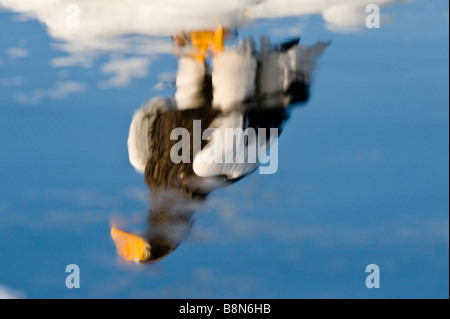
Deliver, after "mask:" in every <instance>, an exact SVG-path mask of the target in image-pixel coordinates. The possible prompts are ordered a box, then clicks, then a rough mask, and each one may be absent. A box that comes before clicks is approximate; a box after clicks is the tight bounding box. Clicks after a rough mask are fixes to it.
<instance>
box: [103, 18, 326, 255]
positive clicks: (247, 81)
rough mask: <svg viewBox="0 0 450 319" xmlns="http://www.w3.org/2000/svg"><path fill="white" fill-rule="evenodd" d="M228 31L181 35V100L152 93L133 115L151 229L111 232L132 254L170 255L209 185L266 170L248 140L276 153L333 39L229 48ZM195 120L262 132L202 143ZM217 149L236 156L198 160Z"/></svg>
mask: <svg viewBox="0 0 450 319" xmlns="http://www.w3.org/2000/svg"><path fill="white" fill-rule="evenodd" d="M231 36H232V32H230V30H228V29H223V28H222V27H218V28H217V29H216V30H204V31H195V32H190V33H183V34H178V35H175V36H174V37H173V40H174V46H175V53H176V54H177V55H178V56H179V62H178V71H177V78H176V93H175V96H174V97H172V98H161V97H158V98H153V99H151V100H149V101H148V102H146V103H145V104H144V105H143V106H142V107H141V108H140V109H139V110H138V111H137V112H136V113H135V114H134V116H133V120H132V122H131V125H130V131H129V137H128V152H129V158H130V162H131V164H132V165H133V166H134V168H135V169H136V170H137V171H138V172H141V173H143V174H144V178H145V182H146V184H147V185H148V188H149V190H150V199H151V208H150V212H149V215H148V229H147V231H146V232H145V233H143V234H139V235H137V234H131V233H127V232H125V231H123V230H120V229H117V228H116V227H115V226H113V227H112V229H111V237H112V239H113V240H114V242H115V244H116V248H117V252H118V254H119V255H120V256H122V257H123V258H124V259H126V260H129V261H131V260H133V261H135V262H138V263H153V262H156V261H159V260H161V259H162V258H164V257H165V256H167V255H168V254H170V253H171V252H172V251H174V249H176V247H177V246H178V245H179V244H180V243H181V242H182V241H183V240H184V239H185V238H186V237H187V236H188V233H189V230H190V228H191V226H192V224H193V215H194V213H195V211H196V209H197V208H198V207H199V205H201V204H202V202H203V201H205V199H206V198H207V196H208V195H209V194H210V193H211V192H212V191H213V190H215V189H218V188H220V187H224V186H227V185H229V184H232V183H234V182H236V181H238V180H240V179H241V178H243V177H244V176H246V175H248V174H250V173H252V172H253V171H255V170H256V169H257V168H258V167H259V166H260V164H261V161H259V160H257V161H250V160H249V148H250V145H251V143H253V144H255V143H256V144H257V145H258V146H261V145H263V146H265V147H266V148H267V149H269V152H270V147H271V146H272V145H274V143H276V139H277V138H278V135H279V134H280V133H281V130H282V127H283V124H284V123H285V121H286V120H287V119H288V117H289V108H290V106H293V105H298V104H299V103H304V102H306V101H307V100H308V98H309V87H310V80H311V73H312V71H313V69H314V61H315V59H316V58H317V57H318V56H319V55H320V54H321V53H322V51H323V50H324V49H325V48H326V47H327V45H328V43H323V42H318V43H316V44H315V45H312V46H304V45H300V44H299V39H298V38H296V39H292V40H289V41H286V42H284V43H281V44H278V45H272V44H271V43H270V41H269V39H268V38H267V37H262V38H261V39H260V43H259V49H256V44H255V42H254V40H253V39H251V38H250V39H247V40H244V41H241V42H239V44H238V45H236V46H233V47H225V46H224V41H225V40H227V38H229V37H231ZM196 121H197V123H201V133H204V132H205V130H206V129H208V128H215V130H216V132H224V131H225V130H226V129H227V128H232V129H236V128H239V129H242V130H246V129H250V128H253V129H255V132H256V130H257V137H258V138H257V139H256V142H254V141H253V142H252V141H249V140H248V139H247V140H245V142H244V146H243V148H239V150H238V149H237V148H233V147H231V148H230V147H228V146H226V145H225V146H224V144H223V143H222V141H221V140H220V136H221V135H213V136H212V137H211V136H210V137H211V138H209V139H201V141H200V145H199V146H200V147H199V148H198V149H196V148H195V147H194V146H195V141H194V138H195V136H194V135H195V134H194V131H195V127H194V126H195V123H196ZM198 121H201V122H198ZM178 128H183V129H185V130H184V131H185V132H189V134H188V136H185V138H183V139H181V140H180V139H179V138H178V139H177V138H174V136H173V134H172V131H173V130H175V129H178ZM271 129H272V130H271ZM273 129H276V130H273ZM274 132H276V133H275V134H274ZM171 135H172V136H171ZM217 136H219V138H218V137H217ZM236 143H237V142H236ZM180 144H181V145H180ZM231 144H232V146H236V145H235V144H234V143H231ZM174 147H177V148H176V149H177V150H183V151H188V152H187V154H188V155H186V154H183V159H184V160H182V161H179V160H175V161H174V155H175V157H176V158H179V154H178V152H175V154H174V151H173V150H174ZM215 147H218V148H215ZM212 149H214V150H217V149H218V150H220V151H223V152H220V156H221V158H220V159H223V158H224V157H227V156H228V155H229V154H230V152H233V154H232V155H231V158H232V161H224V160H217V156H219V155H217V154H215V155H213V157H214V156H215V158H213V159H214V160H212V161H205V160H202V159H204V158H205V156H204V155H205V154H210V153H211V150H212ZM185 153H186V152H185ZM177 156H178V157H177ZM206 157H207V156H206ZM239 159H240V160H239Z"/></svg>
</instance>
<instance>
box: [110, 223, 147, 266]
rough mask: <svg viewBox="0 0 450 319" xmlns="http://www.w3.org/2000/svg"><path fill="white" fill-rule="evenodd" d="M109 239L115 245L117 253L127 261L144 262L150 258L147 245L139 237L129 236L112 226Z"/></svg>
mask: <svg viewBox="0 0 450 319" xmlns="http://www.w3.org/2000/svg"><path fill="white" fill-rule="evenodd" d="M111 238H112V239H113V240H114V243H115V244H116V249H117V253H118V254H119V255H120V256H122V257H123V258H124V259H125V260H127V261H132V260H134V261H137V262H139V261H146V260H147V259H148V258H149V257H150V251H149V245H148V243H147V242H146V241H145V240H144V239H143V238H142V237H140V236H137V235H133V234H129V233H127V232H125V231H123V230H120V229H117V228H116V227H115V226H113V227H112V228H111Z"/></svg>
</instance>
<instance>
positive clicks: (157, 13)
mask: <svg viewBox="0 0 450 319" xmlns="http://www.w3.org/2000/svg"><path fill="white" fill-rule="evenodd" d="M370 3H377V4H379V6H380V12H381V20H380V28H370V29H369V28H367V27H366V26H365V22H366V18H367V17H368V16H369V15H370V14H371V13H370V12H366V6H367V5H368V4H370ZM78 18H79V19H78ZM448 19H449V18H448V2H446V1H433V2H427V1H413V2H403V1H388V0H386V1H371V2H370V1H358V2H357V1H350V0H340V1H334V2H330V1H307V0H296V1H270V0H265V1H264V0H263V1H253V0H247V1H228V2H226V3H224V4H220V5H219V4H217V3H216V2H211V3H209V2H205V1H190V2H189V3H188V4H186V3H183V2H180V1H175V0H171V1H164V2H161V3H158V2H151V3H148V2H146V1H141V0H135V1H123V0H115V1H96V2H95V3H93V2H89V1H81V0H79V1H63V0H45V1H44V0H43V1H39V2H36V1H26V0H20V1H19V0H14V1H12V0H0V29H1V30H2V31H1V32H0V145H1V155H2V156H1V157H0V167H1V173H0V180H1V188H0V297H25V298H55V297H60V298H105V297H106V298H109V297H112V298H418V297H426V298H436V297H437V298H448V282H449V275H448V274H449V271H448V270H449V257H448V256H449V255H448V252H449V245H448V244H449V228H448V225H449V220H448V212H449V200H448V193H449V183H448V176H449V171H448V167H449V165H448V155H449V149H448V145H449V141H448V136H449V131H448V128H449V125H448V118H449V117H448V115H449V114H448V105H449V102H448V101H449V94H448V92H449V91H448V85H449V83H448V82H449V80H448V79H449V77H448V70H449V64H448V56H449V45H448V43H449V42H448V24H449V20H448ZM371 21H372V22H373V21H374V20H371ZM218 25H222V26H223V27H224V28H225V29H227V28H229V30H230V39H229V40H227V41H226V42H225V51H224V52H229V50H235V49H233V48H235V47H236V46H237V45H238V43H239V41H244V40H245V39H248V38H249V37H252V38H253V39H255V48H254V50H255V51H257V52H261V51H262V50H263V45H261V44H260V42H259V39H260V37H261V36H267V37H269V38H270V40H271V42H272V43H273V44H278V43H283V41H286V40H289V39H295V38H297V37H300V38H301V39H300V45H301V46H305V47H310V46H313V45H314V44H315V43H317V42H321V43H328V42H330V44H329V45H328V47H326V49H324V51H323V52H322V53H321V54H320V55H319V56H318V57H317V58H315V59H311V60H308V61H307V62H308V63H306V62H305V63H306V64H305V63H303V64H301V67H300V66H297V67H295V68H294V69H289V70H291V71H292V70H294V71H295V72H291V73H289V72H288V73H289V74H296V76H297V77H294V78H296V79H297V80H298V79H299V74H301V76H302V77H301V80H298V81H297V82H298V83H300V84H301V85H305V83H306V84H309V81H306V82H305V78H304V77H305V74H306V75H309V73H308V72H309V70H312V66H313V65H315V69H314V70H313V71H312V73H311V83H310V84H311V85H310V86H309V85H308V87H309V98H308V97H307V96H303V98H302V99H301V101H300V100H295V99H293V98H292V97H293V96H297V97H298V96H299V95H298V93H297V95H295V94H294V95H292V94H291V91H289V92H288V90H287V89H286V90H284V91H283V93H282V94H281V95H280V96H278V95H277V99H276V102H274V103H275V104H276V107H275V108H273V104H271V103H272V102H271V103H269V102H267V101H268V96H267V95H264V96H263V97H261V95H258V94H253V93H252V94H253V95H251V97H249V96H247V97H246V99H245V101H244V100H243V99H238V100H239V103H238V104H239V112H237V111H235V112H237V113H233V114H234V115H233V116H231V115H230V110H229V109H227V110H224V109H220V108H219V111H218V113H217V114H214V115H211V118H212V119H215V120H216V122H214V123H216V124H217V123H223V122H220V121H228V122H226V123H231V122H232V123H234V124H233V125H235V124H236V123H241V122H239V121H241V120H243V121H244V122H245V123H247V122H246V121H247V120H248V119H250V120H249V123H250V122H251V123H253V124H249V125H250V126H251V125H254V126H255V125H256V126H260V127H267V128H268V127H273V126H277V125H275V124H274V122H277V117H279V116H281V115H280V114H284V115H283V125H281V126H279V127H280V128H281V127H282V128H283V132H282V134H281V135H280V138H279V140H277V160H278V161H277V164H278V165H277V170H276V172H275V173H274V174H260V171H258V170H256V171H255V172H253V173H251V174H248V173H250V168H251V167H250V166H245V167H244V168H242V167H236V166H233V167H225V166H224V167H225V168H224V167H222V168H220V169H219V170H218V171H220V174H218V173H217V170H216V171H215V172H216V173H217V174H216V173H214V174H212V173H211V172H212V171H214V169H212V168H211V167H209V169H210V170H209V171H208V172H209V173H208V174H210V175H211V174H212V175H220V176H221V177H222V179H220V180H217V179H214V180H211V179H209V178H201V179H200V180H201V185H207V186H208V190H209V191H208V192H207V193H208V196H207V198H203V196H201V198H199V197H198V194H199V191H198V189H197V188H195V190H196V191H195V192H191V191H189V192H188V193H186V188H187V186H186V185H189V189H191V187H192V185H193V184H192V183H194V182H192V183H191V180H189V183H187V182H186V183H185V184H183V185H184V186H183V187H178V186H177V187H175V186H173V185H175V182H178V181H179V177H180V176H181V175H176V178H175V179H172V180H171V181H170V182H168V183H167V185H169V186H170V185H171V186H170V187H169V186H167V185H166V184H164V183H162V182H161V183H156V184H154V183H153V182H149V180H148V178H144V175H142V174H140V173H138V172H137V171H136V169H135V167H133V165H132V164H131V163H130V158H129V148H128V145H127V140H128V136H129V130H130V124H131V121H132V118H133V115H134V114H135V112H136V110H138V109H139V108H140V107H141V106H142V105H143V104H144V103H146V102H147V101H149V100H152V99H154V98H156V97H165V98H169V100H166V101H172V102H173V101H175V102H176V103H175V104H174V105H175V108H177V106H178V108H180V105H181V104H182V103H186V101H187V100H186V99H184V98H182V99H181V98H178V100H177V99H176V93H177V92H178V93H180V92H181V90H180V85H179V84H180V82H179V81H178V88H177V87H175V82H176V78H177V72H178V75H179V74H180V67H179V60H180V55H179V52H178V53H177V54H174V49H175V45H174V41H173V37H174V36H176V35H178V36H179V35H182V34H183V33H184V34H189V32H190V31H198V30H209V31H213V30H216V28H217V27H218ZM178 49H180V48H178ZM181 49H183V48H181ZM272 50H275V51H276V50H277V48H276V47H273V48H272ZM281 51H282V50H281ZM280 54H281V53H280ZM188 55H189V54H188ZM253 56H254V61H257V62H258V63H259V64H258V70H259V71H258V73H257V74H258V75H257V78H258V76H261V73H262V72H263V71H261V70H264V69H263V66H264V65H265V64H267V63H266V62H264V61H265V60H264V59H263V58H262V57H260V56H259V53H258V54H253ZM261 56H262V55H261ZM191 60H192V59H191ZM194 60H195V59H194ZM213 60H214V58H207V64H206V67H207V68H210V69H212V70H219V68H218V67H217V65H219V64H214V63H215V62H214V61H213ZM239 61H240V60H239ZM252 61H253V60H252ZM290 61H291V60H290ZM292 61H293V60H292ZM313 62H315V63H314V64H313ZM252 63H253V62H252ZM255 63H256V62H255ZM224 65H226V66H227V67H225V70H231V69H229V68H228V65H227V64H224ZM243 65H249V64H243ZM215 66H216V67H215ZM305 66H306V68H307V70H306V69H305ZM236 70H238V71H239V72H237V71H236V72H237V74H234V73H233V74H232V75H233V77H232V78H225V85H224V86H223V87H226V86H227V85H228V84H229V85H230V86H231V89H229V91H226V90H225V91H224V92H225V93H224V94H223V95H222V97H223V99H225V100H226V99H227V98H230V97H232V96H233V94H236V95H238V94H237V93H236V92H240V91H239V90H241V89H242V90H243V91H245V92H247V91H246V90H244V89H243V88H244V86H245V85H247V84H248V83H253V82H252V81H250V82H248V81H247V82H246V79H248V76H249V74H250V73H251V72H250V71H249V70H250V69H246V68H242V67H241V68H237V69H236ZM283 70H287V69H283ZM299 70H300V71H301V72H300V71H299ZM236 72H235V73H236ZM188 74H189V76H188V78H191V74H193V75H195V74H196V73H195V72H194V73H189V72H188ZM269 74H271V73H269ZM212 77H213V78H214V75H213V76H212ZM269 78H270V77H269ZM274 78H275V77H274ZM230 79H231V80H230ZM251 79H253V78H251ZM258 79H260V78H258ZM283 79H284V78H283ZM292 81H294V80H292V78H291V79H290V82H289V83H292ZM213 82H214V79H213ZM294 82H295V81H294ZM297 82H296V83H297ZM257 83H258V85H257V87H258V89H257V90H256V91H257V92H259V93H264V90H263V89H261V87H262V84H261V83H263V81H262V80H261V81H260V82H258V81H257ZM236 84H238V85H236ZM233 85H234V86H233ZM215 87H216V88H217V87H218V85H216V86H215ZM177 90H178V91H177ZM250 91H251V90H250ZM256 91H255V92H256ZM205 92H206V91H205ZM208 92H210V91H208ZM214 92H215V93H217V90H216V91H214ZM295 92H299V91H298V87H297V90H296V91H295ZM210 93H211V92H210ZM210 93H207V94H206V93H202V94H200V95H196V98H199V97H200V98H203V99H206V100H202V101H203V102H201V103H200V102H198V101H197V100H196V101H195V103H197V104H198V103H200V104H201V105H202V107H209V108H211V106H214V101H212V102H211V99H210V98H211V97H210V96H209V94H210ZM217 96H219V94H216V98H217ZM173 97H175V100H173V99H170V98H173ZM286 99H287V100H286ZM205 101H206V102H205ZM216 101H217V99H216ZM221 101H222V102H223V101H224V100H221ZM294 102H296V103H294ZM297 102H301V103H297ZM169 104H170V103H169ZM269 105H271V106H270V107H269ZM255 106H257V109H258V110H257V111H252V108H254V107H255ZM268 108H269V111H270V112H269V111H268V110H267V109H268ZM274 109H275V110H278V111H275V112H274V111H273V110H274ZM280 110H282V111H280ZM174 112H175V113H176V114H178V113H179V114H180V117H179V118H180V119H184V120H186V119H191V118H189V117H188V116H187V115H186V114H187V113H186V112H185V111H182V110H177V111H174ZM177 112H178V113H177ZM208 112H209V111H208ZM252 112H253V113H252ZM171 114H174V113H171ZM201 114H202V115H201V116H204V114H205V113H204V112H203V111H201ZM249 114H250V115H249ZM199 116H200V115H195V116H193V117H192V119H193V118H197V117H199ZM217 118H219V120H217ZM269 119H270V121H269ZM269 122H270V123H269ZM176 123H178V122H176ZM254 123H256V124H254ZM233 125H232V126H233ZM236 125H237V124H236ZM238 126H241V124H238ZM160 127H161V130H164V129H165V128H167V130H168V129H169V127H170V126H169V125H167V126H165V125H160ZM233 127H234V126H233ZM152 141H153V146H154V145H157V147H162V148H164V147H166V149H168V146H167V145H168V144H167V140H163V139H162V138H156V139H153V140H152ZM162 141H164V142H162ZM155 143H156V144H155ZM146 159H148V158H146ZM155 163H160V164H161V163H162V161H159V160H157V161H156V162H155ZM146 164H147V162H146V161H144V166H145V165H146ZM169 164H170V163H169ZM153 165H156V164H153ZM161 165H162V164H161ZM135 166H136V165H135ZM169 166H170V165H169ZM151 167H152V169H149V168H148V170H149V172H150V173H149V174H150V175H151V174H153V173H154V175H155V176H156V175H157V174H156V173H155V172H156V171H157V169H156V168H155V166H151ZM254 168H255V167H253V168H252V169H254ZM159 172H162V173H161V174H162V175H161V176H163V178H166V177H167V176H169V175H168V173H167V171H166V170H161V169H160V170H159ZM187 172H189V174H191V175H189V176H195V177H196V178H197V176H198V175H199V174H201V173H200V171H199V170H198V169H197V170H196V168H194V169H192V168H188V170H187V171H186V174H188V173H187ZM202 172H204V171H202ZM202 174H203V173H202ZM170 176H172V175H170ZM183 176H184V175H183ZM223 176H225V178H223ZM209 177H210V176H209ZM236 178H239V180H238V181H235V180H234V179H236ZM146 182H147V183H146ZM152 183H153V184H152ZM195 183H197V184H195V185H198V181H197V179H196V180H195ZM177 185H178V184H177ZM196 187H197V186H196ZM216 188H217V189H216ZM161 189H162V190H163V191H164V192H163V193H164V195H163V196H159V197H156V198H155V196H154V194H155V193H158V191H159V190H161ZM180 189H183V191H182V192H181V193H182V194H183V195H182V196H181V197H178V196H179V195H172V193H170V192H169V193H168V194H167V193H166V191H168V190H169V191H174V190H176V191H179V190H180ZM202 189H203V188H202ZM149 190H151V192H149ZM203 192H204V191H203ZM194 193H195V196H194V195H192V194H194ZM200 193H201V192H200ZM158 194H159V193H158ZM186 194H189V196H187V195H186ZM186 196H187V197H186ZM174 202H175V204H173V203H174ZM155 207H164V208H165V210H164V214H163V215H160V214H156V215H152V211H153V212H154V211H155V210H156V211H158V212H161V211H162V210H157V209H155ZM167 207H169V208H167ZM194 210H195V213H194V214H193V215H191V214H190V213H191V212H192V211H194ZM180 211H181V212H183V213H186V212H189V219H188V223H187V224H188V227H187V228H183V229H184V230H183V231H182V232H181V233H182V234H183V236H181V237H182V238H181V237H180V238H179V237H177V240H176V243H172V244H173V245H175V246H177V248H176V249H175V250H173V251H172V249H170V253H169V254H168V255H167V256H166V257H165V258H164V259H162V260H160V261H159V262H158V263H154V264H150V265H141V264H137V263H134V262H133V261H127V260H126V258H122V257H123V256H124V254H123V253H122V254H121V253H120V244H119V245H118V244H117V240H116V244H115V242H114V240H113V238H112V237H111V227H112V226H113V225H114V226H116V227H117V229H120V230H121V231H123V232H127V233H128V234H133V235H132V236H137V235H139V236H140V237H139V238H143V240H144V243H145V242H147V240H150V241H149V242H150V244H152V245H151V246H152V247H155V246H156V244H155V242H154V240H153V239H154V238H153V237H151V236H152V234H154V233H155V231H154V229H159V228H158V226H156V227H155V225H158V224H157V223H156V224H155V222H154V221H153V222H152V220H155V218H153V219H152V216H157V217H158V216H159V217H158V218H160V216H164V218H167V217H166V216H167V214H168V216H171V214H172V213H176V214H178V213H180ZM177 216H178V215H177ZM149 218H150V225H149ZM158 218H156V219H157V220H160V219H158ZM169 219H170V217H169ZM177 226H179V225H178V224H177ZM177 230H178V228H177ZM185 230H188V232H185ZM173 233H177V234H178V232H177V231H173V229H172V228H170V234H173ZM113 237H114V236H113ZM126 238H128V237H126ZM131 238H132V239H133V240H132V242H133V243H134V238H135V237H131ZM152 238H153V239H152ZM127 240H128V239H127ZM152 240H153V241H152ZM125 242H126V243H128V241H125ZM138 242H139V239H138ZM125 246H126V245H125ZM152 255H155V256H156V250H153V252H152ZM128 259H130V258H128ZM131 259H132V258H131ZM70 264H76V265H78V267H79V270H80V288H72V289H69V288H67V287H66V277H67V276H69V275H70V274H69V273H67V272H66V266H67V265H70ZM369 264H376V265H378V266H379V269H380V288H378V289H377V288H373V289H368V288H367V287H366V277H367V276H368V275H369V274H368V273H366V272H365V270H366V266H367V265H369Z"/></svg>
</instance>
